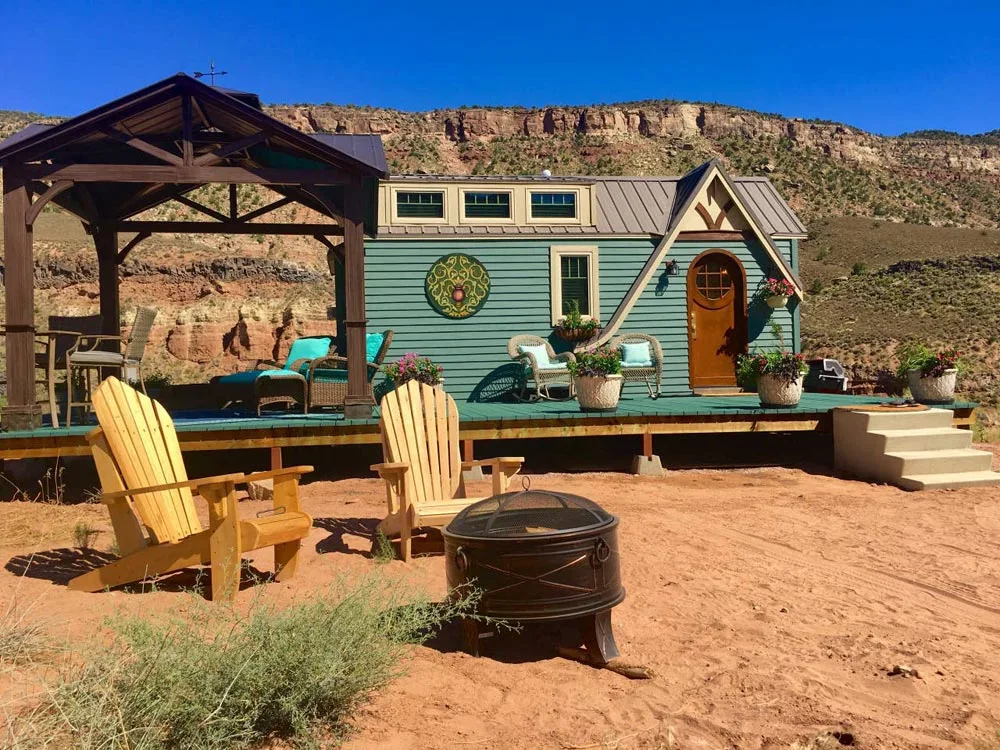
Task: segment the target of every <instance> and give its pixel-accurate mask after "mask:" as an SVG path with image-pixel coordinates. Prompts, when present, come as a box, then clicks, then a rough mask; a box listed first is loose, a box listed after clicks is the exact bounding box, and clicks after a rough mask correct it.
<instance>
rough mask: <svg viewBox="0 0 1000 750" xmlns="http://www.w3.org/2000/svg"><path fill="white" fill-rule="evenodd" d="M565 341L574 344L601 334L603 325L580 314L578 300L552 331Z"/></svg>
mask: <svg viewBox="0 0 1000 750" xmlns="http://www.w3.org/2000/svg"><path fill="white" fill-rule="evenodd" d="M552 330H553V331H554V332H555V334H556V336H558V337H559V338H561V339H562V340H563V341H569V342H572V343H574V344H577V343H580V342H581V341H589V340H590V339H592V338H594V337H595V336H597V334H599V333H600V332H601V324H600V323H598V322H597V319H596V318H585V317H583V315H581V314H580V305H579V303H578V302H576V300H573V302H572V303H570V306H569V311H568V312H567V313H566V315H565V316H563V318H562V319H561V320H560V321H559V322H558V323H557V324H556V325H555V326H554V327H553V329H552Z"/></svg>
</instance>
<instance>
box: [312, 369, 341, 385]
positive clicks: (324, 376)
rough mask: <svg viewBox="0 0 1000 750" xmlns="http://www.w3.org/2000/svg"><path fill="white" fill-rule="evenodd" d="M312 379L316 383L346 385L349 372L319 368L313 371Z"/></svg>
mask: <svg viewBox="0 0 1000 750" xmlns="http://www.w3.org/2000/svg"><path fill="white" fill-rule="evenodd" d="M312 379H313V382H316V383H346V382H347V370H327V369H323V368H317V369H315V370H313V371H312Z"/></svg>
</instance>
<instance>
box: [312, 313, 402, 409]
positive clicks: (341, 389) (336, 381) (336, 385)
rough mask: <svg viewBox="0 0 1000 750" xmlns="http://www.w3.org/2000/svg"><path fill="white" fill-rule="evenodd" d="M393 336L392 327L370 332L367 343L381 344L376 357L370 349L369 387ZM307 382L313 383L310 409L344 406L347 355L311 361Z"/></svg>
mask: <svg viewBox="0 0 1000 750" xmlns="http://www.w3.org/2000/svg"><path fill="white" fill-rule="evenodd" d="M392 336H393V332H392V331H391V330H389V331H382V333H369V334H368V341H367V342H366V344H371V345H373V346H374V345H375V344H376V343H377V345H378V349H377V350H376V351H375V354H374V356H371V352H369V356H370V358H369V360H368V362H367V365H368V372H367V376H368V384H369V387H370V386H371V382H372V380H373V379H374V378H375V375H376V374H378V371H379V368H380V367H381V366H382V363H383V362H384V361H385V355H386V353H387V352H388V351H389V345H390V344H392ZM375 337H381V341H377V339H376V338H375ZM306 382H307V383H308V384H309V408H311V409H313V408H316V407H328V408H334V409H342V408H343V407H344V402H345V401H346V400H347V357H341V356H340V355H338V354H331V355H329V356H327V357H321V358H320V359H314V360H313V361H312V362H310V363H309V372H308V373H307V374H306Z"/></svg>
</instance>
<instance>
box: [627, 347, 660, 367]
mask: <svg viewBox="0 0 1000 750" xmlns="http://www.w3.org/2000/svg"><path fill="white" fill-rule="evenodd" d="M622 365H624V366H625V367H652V366H653V357H652V355H651V354H650V353H649V342H648V341H642V342H639V343H637V344H622Z"/></svg>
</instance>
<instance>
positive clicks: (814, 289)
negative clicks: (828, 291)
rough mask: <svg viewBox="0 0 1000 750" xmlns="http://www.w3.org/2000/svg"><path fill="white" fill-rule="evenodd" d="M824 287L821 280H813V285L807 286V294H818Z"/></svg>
mask: <svg viewBox="0 0 1000 750" xmlns="http://www.w3.org/2000/svg"><path fill="white" fill-rule="evenodd" d="M824 286H825V284H823V280H822V279H813V283H812V284H810V285H809V294H819V293H820V292H822V291H823V287H824Z"/></svg>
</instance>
